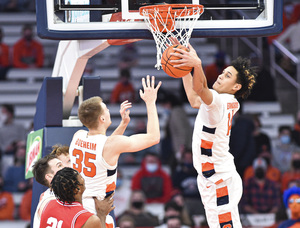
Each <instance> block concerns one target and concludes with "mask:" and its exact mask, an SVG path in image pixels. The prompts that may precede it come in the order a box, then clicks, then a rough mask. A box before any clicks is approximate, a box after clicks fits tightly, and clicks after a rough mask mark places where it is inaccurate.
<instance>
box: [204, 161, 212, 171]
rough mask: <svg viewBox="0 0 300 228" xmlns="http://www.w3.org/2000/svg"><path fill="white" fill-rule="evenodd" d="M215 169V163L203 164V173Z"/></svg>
mask: <svg viewBox="0 0 300 228" xmlns="http://www.w3.org/2000/svg"><path fill="white" fill-rule="evenodd" d="M213 169H214V164H213V163H209V162H206V163H202V172H206V171H210V170H213Z"/></svg>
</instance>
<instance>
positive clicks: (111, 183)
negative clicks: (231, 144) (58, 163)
mask: <svg viewBox="0 0 300 228" xmlns="http://www.w3.org/2000/svg"><path fill="white" fill-rule="evenodd" d="M142 86H143V91H142V90H140V97H141V98H142V99H143V100H144V102H145V104H146V108H147V116H148V123H147V132H146V133H144V134H134V135H131V136H129V137H128V136H124V135H120V134H118V135H116V134H113V135H111V136H106V131H107V129H108V127H109V126H110V124H111V118H110V113H109V109H108V108H107V107H106V105H105V103H103V101H102V99H101V98H100V97H92V98H89V99H87V100H85V101H83V102H82V103H81V105H80V106H79V109H78V116H79V119H80V121H81V122H82V123H83V125H85V126H86V127H87V128H88V131H86V130H79V131H77V132H76V133H75V134H74V136H73V139H72V142H71V144H70V150H69V153H70V158H71V163H72V167H73V168H74V169H75V170H77V171H78V172H79V173H80V174H81V175H82V177H83V178H84V179H85V183H86V191H85V192H84V194H83V200H82V202H83V206H84V208H85V209H87V210H89V211H90V212H93V213H94V214H96V209H95V202H94V199H93V197H97V198H99V199H103V198H105V197H107V196H109V195H110V194H112V193H113V192H114V190H115V189H116V180H117V163H118V159H119V156H120V154H121V153H125V152H138V151H141V150H143V149H146V148H148V147H150V146H153V145H155V144H157V143H159V141H160V129H159V122H158V114H157V108H156V104H155V103H156V99H157V92H158V89H159V87H160V86H161V82H159V83H158V85H157V86H156V87H155V77H154V76H152V77H151V78H150V76H147V78H146V79H145V78H143V79H142ZM129 107H131V104H127V105H126V104H125V107H124V108H125V110H126V111H125V113H124V115H129V110H128V108H129ZM106 223H107V224H109V225H108V227H113V226H114V221H113V220H112V217H111V216H109V215H108V216H107V219H106Z"/></svg>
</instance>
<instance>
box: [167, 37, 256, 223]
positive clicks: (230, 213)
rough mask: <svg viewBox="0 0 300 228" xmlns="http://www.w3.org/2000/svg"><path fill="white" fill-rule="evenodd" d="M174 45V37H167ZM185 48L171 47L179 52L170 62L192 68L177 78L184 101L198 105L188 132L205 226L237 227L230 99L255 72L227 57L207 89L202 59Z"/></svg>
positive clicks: (247, 87)
mask: <svg viewBox="0 0 300 228" xmlns="http://www.w3.org/2000/svg"><path fill="white" fill-rule="evenodd" d="M171 40H172V42H173V43H174V44H178V41H177V40H175V39H171ZM189 49H190V50H189V52H188V51H185V50H182V49H176V48H175V49H174V50H176V51H177V52H178V53H173V54H171V55H174V56H177V57H180V59H179V60H172V61H171V62H172V63H173V64H174V66H175V67H183V66H189V67H193V68H194V71H193V76H192V75H191V74H188V75H186V76H184V77H183V78H182V80H183V85H184V89H185V92H186V94H187V97H188V100H189V103H190V105H191V106H192V107H193V108H198V109H199V111H198V115H197V117H196V121H195V124H194V133H193V146H192V151H193V163H194V166H195V168H196V170H197V172H198V178H197V183H198V188H199V192H200V195H201V199H202V202H203V204H204V206H205V213H206V218H207V222H208V225H209V227H211V228H212V227H235V228H237V227H242V225H241V222H240V217H239V212H238V203H239V201H240V199H241V196H242V191H243V189H242V180H241V178H240V176H239V174H238V173H237V171H236V168H235V164H234V161H233V160H234V158H233V156H232V154H231V153H230V152H229V137H230V130H231V126H232V118H233V116H234V114H235V113H236V112H237V111H238V109H239V107H240V105H239V102H238V101H237V99H236V98H239V97H241V98H246V97H247V96H248V95H249V94H250V91H251V89H252V87H253V85H254V83H255V78H256V73H255V71H254V68H252V67H250V61H249V60H248V59H243V58H241V57H239V58H237V59H236V60H234V61H232V63H231V65H230V66H229V67H227V68H226V69H225V70H224V71H223V73H222V74H221V75H219V76H218V78H217V80H216V81H215V83H214V84H213V89H209V88H208V86H207V81H206V78H205V75H204V71H203V68H202V61H201V59H200V58H199V57H198V55H197V53H196V51H195V50H194V48H193V47H192V46H191V45H189Z"/></svg>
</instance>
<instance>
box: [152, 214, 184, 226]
mask: <svg viewBox="0 0 300 228" xmlns="http://www.w3.org/2000/svg"><path fill="white" fill-rule="evenodd" d="M188 227H190V226H186V225H182V222H181V219H180V217H178V216H170V217H168V218H166V219H165V223H164V224H162V225H160V226H157V227H155V228H188Z"/></svg>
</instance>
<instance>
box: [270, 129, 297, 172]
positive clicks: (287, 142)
mask: <svg viewBox="0 0 300 228" xmlns="http://www.w3.org/2000/svg"><path fill="white" fill-rule="evenodd" d="M296 149H297V146H296V144H295V143H294V142H293V141H292V129H291V127H290V126H280V127H279V131H278V138H277V139H276V140H275V141H274V143H273V148H272V154H273V166H275V167H277V168H278V169H279V170H280V172H281V173H284V172H286V171H288V170H289V169H290V164H291V159H292V153H293V152H294V151H295V150H296Z"/></svg>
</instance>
